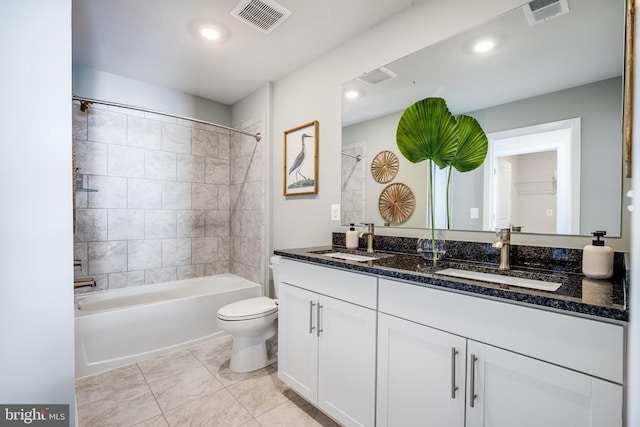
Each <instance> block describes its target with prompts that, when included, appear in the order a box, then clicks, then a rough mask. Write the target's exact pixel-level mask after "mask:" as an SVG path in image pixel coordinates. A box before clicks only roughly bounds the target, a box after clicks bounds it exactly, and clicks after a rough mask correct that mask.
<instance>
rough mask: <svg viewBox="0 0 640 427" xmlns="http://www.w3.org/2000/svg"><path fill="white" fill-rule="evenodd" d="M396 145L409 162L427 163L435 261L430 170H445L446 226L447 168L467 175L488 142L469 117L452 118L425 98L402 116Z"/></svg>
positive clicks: (436, 100)
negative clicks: (436, 168) (426, 161)
mask: <svg viewBox="0 0 640 427" xmlns="http://www.w3.org/2000/svg"><path fill="white" fill-rule="evenodd" d="M396 142H397V144H398V149H399V150H400V153H402V155H403V156H404V157H405V158H406V159H407V160H409V161H410V162H412V163H419V162H422V161H424V160H428V161H429V188H428V192H429V194H428V197H429V206H430V218H429V225H430V227H431V241H432V246H433V254H434V261H435V256H436V250H435V224H434V217H435V212H434V203H433V196H434V194H433V176H434V171H435V169H434V168H435V166H437V167H439V168H440V169H442V168H445V167H449V173H448V178H447V203H446V206H447V227H449V187H450V179H451V168H456V170H458V171H459V172H468V171H471V170H473V169H476V168H477V167H479V166H480V165H481V164H482V163H483V162H484V159H485V157H486V155H487V150H488V139H487V136H486V134H485V133H484V131H483V130H482V128H481V127H480V124H479V123H478V122H477V121H476V120H475V119H474V118H473V117H470V116H464V115H463V116H459V117H458V118H456V117H454V116H453V114H451V112H450V111H449V108H448V107H447V103H446V102H445V100H444V99H442V98H425V99H423V100H420V101H418V102H416V103H415V104H413V105H411V106H409V107H408V108H407V109H406V110H405V111H404V112H403V113H402V116H401V117H400V122H399V123H398V129H397V131H396Z"/></svg>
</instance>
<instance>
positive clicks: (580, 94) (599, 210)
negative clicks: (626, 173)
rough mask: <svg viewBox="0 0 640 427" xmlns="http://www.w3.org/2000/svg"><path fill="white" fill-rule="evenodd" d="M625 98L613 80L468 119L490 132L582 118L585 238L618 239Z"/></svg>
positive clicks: (582, 228)
mask: <svg viewBox="0 0 640 427" xmlns="http://www.w3.org/2000/svg"><path fill="white" fill-rule="evenodd" d="M622 93H623V89H622V79H621V78H613V79H608V80H603V81H601V82H596V83H593V84H589V85H584V86H578V87H575V88H572V89H567V90H564V91H559V92H554V93H551V94H547V95H542V96H537V97H533V98H528V99H525V100H522V101H517V102H511V103H508V104H504V105H500V106H497V107H492V108H487V109H484V110H481V111H474V112H470V113H467V114H468V115H470V116H472V117H475V118H476V119H477V120H478V122H480V123H481V124H482V127H483V129H484V130H485V132H487V133H490V132H497V131H501V130H506V129H513V128H519V127H524V126H530V125H534V124H538V123H546V122H551V121H555V120H564V119H570V118H574V117H580V118H581V119H582V120H581V125H582V129H581V143H580V156H581V172H580V174H581V176H580V184H581V187H580V234H581V235H589V233H590V232H592V231H595V230H609V234H611V235H613V236H619V235H620V229H619V226H618V223H619V220H620V218H621V215H622V212H621V209H622V206H621V203H620V199H621V195H622V147H623V143H622V122H621V120H620V118H621V117H622ZM612 171H615V172H612ZM618 171H619V172H618ZM473 191H477V190H473ZM480 194H482V190H481V189H480ZM626 227H628V224H627V226H626ZM613 231H615V233H614V232H613Z"/></svg>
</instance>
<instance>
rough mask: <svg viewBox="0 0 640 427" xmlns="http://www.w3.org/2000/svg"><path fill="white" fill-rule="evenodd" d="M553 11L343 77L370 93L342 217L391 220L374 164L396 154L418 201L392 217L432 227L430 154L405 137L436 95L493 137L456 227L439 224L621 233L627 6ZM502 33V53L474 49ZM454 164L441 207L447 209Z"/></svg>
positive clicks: (459, 187)
mask: <svg viewBox="0 0 640 427" xmlns="http://www.w3.org/2000/svg"><path fill="white" fill-rule="evenodd" d="M536 3H538V2H536ZM552 3H553V2H552ZM552 6H553V7H554V8H557V10H556V12H558V14H557V15H555V12H554V13H552V15H555V16H553V17H552V18H548V16H539V15H537V14H536V11H533V13H531V7H530V6H529V5H524V6H522V7H519V8H517V9H514V10H512V11H510V12H508V13H506V14H504V15H501V16H499V17H497V18H495V19H494V20H492V21H491V22H487V23H486V24H484V25H482V26H480V27H478V28H475V29H472V30H470V31H467V32H464V33H462V34H458V35H456V36H454V37H452V38H449V39H447V40H444V41H442V42H440V43H437V44H434V45H431V46H428V47H426V48H425V49H423V50H422V51H418V52H416V53H414V54H412V55H409V56H407V57H405V58H402V59H400V60H398V61H395V62H393V63H390V64H386V65H384V66H383V67H380V68H378V69H376V70H372V71H371V72H367V73H364V74H363V75H361V76H358V77H356V78H354V79H352V80H350V81H348V82H346V83H344V84H343V93H347V92H354V93H355V94H356V95H357V96H356V97H355V98H347V97H345V98H343V106H342V107H343V109H342V120H343V123H342V125H343V128H342V153H343V155H342V222H343V224H349V223H360V222H373V223H376V224H380V225H382V224H383V223H385V220H384V219H383V218H382V217H381V215H380V212H379V210H378V200H379V197H380V194H381V192H382V190H383V189H384V187H385V186H386V185H388V183H379V182H377V181H375V180H374V179H373V177H372V175H371V161H372V160H373V159H374V157H375V156H376V154H378V153H379V152H381V151H383V150H389V151H392V152H394V153H396V154H397V155H398V158H399V160H400V161H399V170H398V173H397V175H396V176H395V178H394V180H393V181H392V182H400V183H403V184H405V185H407V186H409V187H410V188H411V190H412V191H413V193H414V194H415V210H414V212H413V214H412V215H411V216H410V217H409V218H408V219H407V220H406V221H404V222H402V223H398V224H393V223H391V224H389V223H387V224H386V225H388V226H390V227H407V228H426V227H427V226H428V219H427V212H428V207H427V179H428V178H427V171H428V168H427V163H426V162H422V163H417V164H413V163H410V162H409V161H408V160H406V159H405V158H404V157H403V156H402V155H401V154H400V152H399V150H398V149H397V146H396V138H395V132H396V128H397V125H398V121H399V119H400V116H401V115H402V112H403V111H404V109H405V108H406V107H408V106H409V105H411V104H412V103H414V102H416V101H418V100H420V99H423V98H426V97H430V96H437V97H442V98H444V99H445V100H446V101H447V105H448V106H449V109H450V110H451V112H452V113H453V114H454V115H459V114H466V115H470V116H472V117H474V118H476V119H477V120H478V122H479V123H480V125H481V126H482V128H483V129H484V130H485V132H486V133H487V135H488V136H489V153H488V155H487V159H486V160H485V162H484V164H483V165H482V166H480V167H479V168H478V169H476V170H474V171H471V172H466V173H459V172H457V171H454V172H453V174H452V178H451V187H450V188H451V193H450V195H451V196H450V199H449V205H450V219H449V226H448V227H447V225H446V223H445V222H444V220H443V219H442V218H440V217H439V215H438V214H436V217H435V222H436V226H437V228H450V229H452V230H469V231H492V230H494V229H495V227H504V226H511V227H513V230H514V231H520V232H522V233H540V234H563V235H589V233H590V232H592V231H594V230H606V231H607V235H609V236H614V237H619V236H620V235H621V217H622V215H621V211H622V184H623V151H624V143H623V134H624V131H623V104H624V92H625V90H624V86H625V84H624V69H625V11H626V3H625V0H566V1H565V0H558V1H557V2H556V3H553V4H552ZM489 40H490V41H491V42H492V43H493V48H492V49H490V50H488V51H485V52H477V51H475V50H474V47H475V45H476V43H478V42H481V41H489ZM442 172H443V173H442V176H436V178H435V182H434V184H435V188H436V189H439V190H436V195H437V197H436V201H435V202H434V206H435V207H436V211H437V212H444V211H445V207H444V205H445V203H446V202H445V201H444V199H443V198H441V196H444V186H445V180H446V173H445V172H444V171H442ZM440 190H441V191H440Z"/></svg>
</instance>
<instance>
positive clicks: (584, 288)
mask: <svg viewBox="0 0 640 427" xmlns="http://www.w3.org/2000/svg"><path fill="white" fill-rule="evenodd" d="M329 251H335V252H350V253H353V254H360V255H367V253H366V252H365V251H361V250H360V251H358V250H355V251H352V250H347V249H345V248H344V247H339V246H333V247H332V246H322V247H311V248H299V249H287V250H277V251H274V254H275V255H281V256H283V257H286V258H292V259H296V260H299V261H304V262H309V263H313V264H318V265H325V266H329V267H335V268H340V269H344V270H351V271H355V272H360V273H365V274H374V275H378V276H381V277H387V278H389V279H396V280H402V281H406V282H411V283H413V284H415V285H418V286H430V287H436V288H441V289H445V290H452V291H456V292H463V293H467V294H472V295H476V296H479V297H485V298H497V299H501V300H506V301H507V302H513V303H518V304H524V305H530V306H534V307H536V308H542V309H551V310H561V311H566V312H569V313H568V314H571V313H575V314H577V315H586V316H594V317H598V318H601V319H602V320H607V319H608V320H613V321H625V322H626V321H628V320H629V310H628V307H627V292H628V285H627V278H626V277H624V275H615V274H614V277H613V278H611V279H606V280H594V279H588V278H586V277H585V276H583V275H582V274H579V273H576V272H566V271H559V270H558V269H557V268H554V269H550V270H541V269H538V268H526V267H516V266H514V267H512V270H510V271H508V272H499V271H498V270H497V268H496V267H497V264H489V263H481V262H468V261H462V260H456V259H445V260H443V261H439V262H438V263H437V265H436V266H435V267H434V266H433V265H432V262H431V261H427V260H425V259H424V258H422V257H420V256H419V255H417V254H416V255H414V254H410V253H394V252H385V251H377V250H376V256H380V255H381V256H382V257H381V258H379V259H376V260H374V261H365V262H357V261H348V260H344V261H343V260H341V259H335V258H330V257H327V256H324V255H322V252H325V253H326V252H329ZM463 266H464V269H466V270H472V271H481V272H493V273H496V274H507V275H520V277H527V278H530V279H538V280H547V281H556V282H562V285H561V286H560V288H558V290H557V291H555V292H550V291H541V290H533V289H528V288H521V287H516V286H509V285H500V284H494V283H488V282H481V281H476V280H471V279H461V278H454V277H448V276H444V275H439V274H438V271H439V270H442V269H444V268H462V267H463Z"/></svg>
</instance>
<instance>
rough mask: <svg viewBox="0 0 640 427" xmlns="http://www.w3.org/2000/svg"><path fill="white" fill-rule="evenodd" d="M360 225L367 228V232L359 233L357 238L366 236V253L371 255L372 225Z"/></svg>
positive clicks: (364, 223) (367, 223)
mask: <svg viewBox="0 0 640 427" xmlns="http://www.w3.org/2000/svg"><path fill="white" fill-rule="evenodd" d="M362 225H366V226H367V231H363V232H361V233H360V235H359V237H364V236H367V252H368V253H370V254H372V253H373V236H374V230H373V223H372V222H363V223H362Z"/></svg>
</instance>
